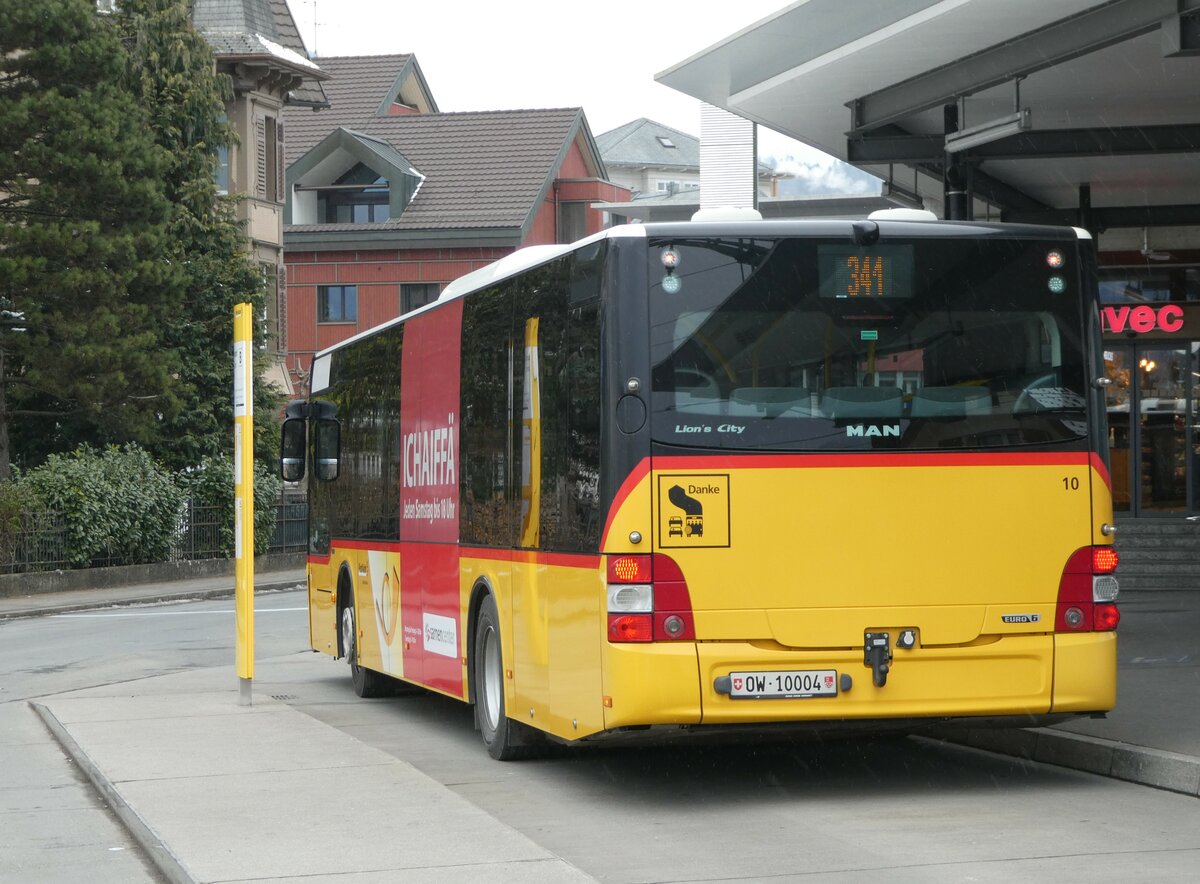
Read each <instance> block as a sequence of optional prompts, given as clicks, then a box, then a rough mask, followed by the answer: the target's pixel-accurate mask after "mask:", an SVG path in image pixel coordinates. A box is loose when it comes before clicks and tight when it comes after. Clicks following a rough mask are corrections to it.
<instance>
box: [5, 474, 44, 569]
mask: <svg viewBox="0 0 1200 884" xmlns="http://www.w3.org/2000/svg"><path fill="white" fill-rule="evenodd" d="M37 507H38V502H37V498H35V497H34V495H33V492H32V491H31V490H30V489H28V488H26V487H25V486H24V485H20V484H18V483H16V482H0V564H3V565H7V564H9V563H10V562H12V561H13V558H14V556H15V554H16V549H17V539H18V537H19V536H20V533H21V516H22V514H24V513H28V512H30V511H31V510H34V509H37Z"/></svg>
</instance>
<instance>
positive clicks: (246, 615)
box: [233, 304, 254, 706]
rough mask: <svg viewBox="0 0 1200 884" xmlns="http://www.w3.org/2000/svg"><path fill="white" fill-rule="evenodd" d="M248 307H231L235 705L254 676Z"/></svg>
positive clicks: (246, 698) (246, 695)
mask: <svg viewBox="0 0 1200 884" xmlns="http://www.w3.org/2000/svg"><path fill="white" fill-rule="evenodd" d="M253 344H254V308H253V306H252V305H250V304H238V305H237V306H236V307H234V308H233V484H234V505H233V514H234V519H233V532H234V549H235V564H234V581H235V582H234V590H235V594H236V604H235V607H236V608H237V674H238V679H239V680H240V685H241V689H240V700H239V705H242V706H249V705H251V704H252V702H253V698H252V696H251V685H252V683H253V679H254V368H253V360H254V346H253Z"/></svg>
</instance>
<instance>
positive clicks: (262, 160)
mask: <svg viewBox="0 0 1200 884" xmlns="http://www.w3.org/2000/svg"><path fill="white" fill-rule="evenodd" d="M254 141H255V156H256V159H257V163H256V164H255V166H256V167H255V172H256V180H255V187H254V195H255V196H256V197H258V198H259V199H266V198H267V121H266V120H265V119H263V118H262V117H259V118H258V119H257V120H255V121H254Z"/></svg>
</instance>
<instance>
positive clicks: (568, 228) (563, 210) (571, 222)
mask: <svg viewBox="0 0 1200 884" xmlns="http://www.w3.org/2000/svg"><path fill="white" fill-rule="evenodd" d="M587 232H588V231H587V203H560V204H559V207H558V241H559V242H575V240H577V239H583V238H584V237H585V236H587Z"/></svg>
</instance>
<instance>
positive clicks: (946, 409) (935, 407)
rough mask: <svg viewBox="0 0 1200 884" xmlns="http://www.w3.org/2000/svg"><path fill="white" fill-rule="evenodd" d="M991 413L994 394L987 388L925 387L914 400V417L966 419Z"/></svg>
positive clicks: (918, 391) (914, 395)
mask: <svg viewBox="0 0 1200 884" xmlns="http://www.w3.org/2000/svg"><path fill="white" fill-rule="evenodd" d="M991 413H992V393H991V391H990V390H989V389H988V388H987V387H924V388H922V389H920V390H917V392H916V393H914V394H913V398H912V416H913V417H966V416H967V415H969V414H991Z"/></svg>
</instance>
